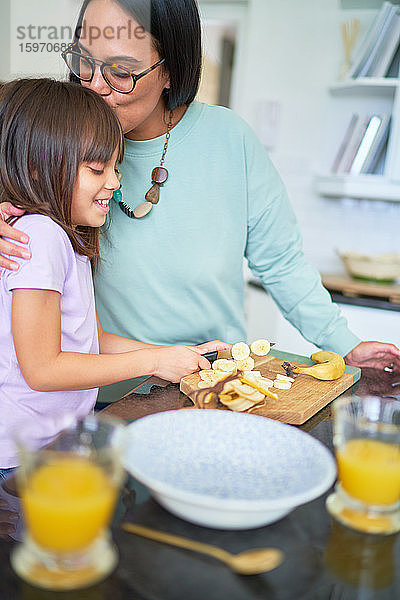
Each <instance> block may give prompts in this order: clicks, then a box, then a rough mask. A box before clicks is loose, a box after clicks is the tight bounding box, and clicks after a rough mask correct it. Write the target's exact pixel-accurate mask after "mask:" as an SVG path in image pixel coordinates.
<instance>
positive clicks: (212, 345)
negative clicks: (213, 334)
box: [192, 340, 232, 354]
mask: <svg viewBox="0 0 400 600" xmlns="http://www.w3.org/2000/svg"><path fill="white" fill-rule="evenodd" d="M192 347H193V350H196V352H200V354H205V353H206V352H214V350H229V349H230V348H232V344H228V343H227V342H221V341H220V340H213V341H212V342H205V343H204V344H199V345H198V346H192Z"/></svg>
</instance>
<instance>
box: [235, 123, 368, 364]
mask: <svg viewBox="0 0 400 600" xmlns="http://www.w3.org/2000/svg"><path fill="white" fill-rule="evenodd" d="M244 145H245V147H244V152H245V157H246V171H247V182H248V183H247V190H248V198H247V204H248V223H247V227H248V229H247V246H246V258H247V260H248V264H249V267H250V269H251V271H252V272H253V273H254V275H255V276H257V277H258V278H259V279H260V280H261V282H262V284H263V286H264V287H265V289H266V290H267V291H268V292H269V293H270V294H271V296H272V298H273V299H274V301H275V302H276V304H277V305H278V307H279V309H280V311H281V312H282V314H283V316H284V317H285V318H286V319H287V320H288V321H290V323H292V325H294V326H295V327H296V328H297V329H298V330H299V331H300V332H301V333H302V335H303V336H304V337H305V338H306V339H307V340H308V341H310V342H312V343H314V344H315V345H316V346H318V347H320V348H323V349H325V350H333V351H335V352H338V353H339V354H341V355H343V356H344V355H346V354H347V353H348V352H350V350H352V348H354V347H355V346H356V345H357V344H358V343H359V342H360V339H359V338H358V337H357V336H356V335H355V334H353V333H352V332H351V331H350V329H349V328H348V325H347V320H346V319H345V318H344V317H343V316H342V315H341V313H340V310H339V307H338V306H337V305H336V304H334V303H333V302H332V300H331V297H330V295H329V293H328V292H327V290H326V289H325V288H324V287H323V285H322V283H321V278H320V275H319V273H318V271H317V270H316V269H315V268H314V267H313V266H312V265H311V264H309V263H308V262H307V260H306V259H305V256H304V254H303V251H302V238H301V234H300V230H299V227H298V225H297V222H296V218H295V215H294V212H293V209H292V207H291V205H290V203H289V200H288V197H287V193H286V190H285V187H284V185H283V183H282V181H281V179H280V177H279V175H278V173H277V171H276V169H275V168H274V166H273V164H272V162H271V161H270V159H269V157H268V156H267V153H266V152H265V150H264V148H263V147H262V145H261V144H260V143H259V141H258V139H257V138H256V136H255V135H254V134H253V132H252V131H248V132H247V133H246V135H245V138H244Z"/></svg>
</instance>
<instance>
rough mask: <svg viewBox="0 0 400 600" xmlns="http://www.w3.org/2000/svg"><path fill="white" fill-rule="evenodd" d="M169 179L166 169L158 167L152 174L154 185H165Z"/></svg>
mask: <svg viewBox="0 0 400 600" xmlns="http://www.w3.org/2000/svg"><path fill="white" fill-rule="evenodd" d="M167 179H168V171H167V169H166V168H165V167H156V168H155V169H153V171H152V173H151V180H152V182H153V183H160V184H162V183H165V182H166V181H167Z"/></svg>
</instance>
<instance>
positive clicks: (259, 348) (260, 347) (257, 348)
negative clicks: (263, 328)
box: [250, 339, 271, 356]
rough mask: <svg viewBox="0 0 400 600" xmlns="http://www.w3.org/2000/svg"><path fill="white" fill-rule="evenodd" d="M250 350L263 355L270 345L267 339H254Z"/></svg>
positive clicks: (257, 354)
mask: <svg viewBox="0 0 400 600" xmlns="http://www.w3.org/2000/svg"><path fill="white" fill-rule="evenodd" d="M250 348H251V351H252V353H253V354H255V355H256V356H265V355H266V354H268V352H269V351H270V350H271V345H270V343H269V341H268V340H262V339H261V340H256V341H255V342H253V343H252V344H251V346H250Z"/></svg>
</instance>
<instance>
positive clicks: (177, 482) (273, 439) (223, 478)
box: [123, 410, 336, 529]
mask: <svg viewBox="0 0 400 600" xmlns="http://www.w3.org/2000/svg"><path fill="white" fill-rule="evenodd" d="M125 432H126V444H125V451H124V456H123V462H124V465H125V468H126V469H127V471H129V472H130V473H131V474H132V475H133V476H134V477H136V479H138V480H139V481H140V482H142V483H143V484H144V485H146V486H147V487H148V488H149V489H150V491H151V493H152V495H153V496H154V498H156V500H158V502H159V503H160V504H161V505H163V506H164V507H165V508H167V509H168V510H170V511H171V512H172V513H174V514H176V515H178V516H179V517H182V518H183V519H186V520H188V521H191V522H192V523H197V524H199V525H206V526H208V527H216V528H221V529H247V528H250V527H259V526H261V525H266V524H267V523H271V522H273V521H276V520H277V519H280V518H281V517H283V516H284V515H286V514H287V513H289V512H290V511H291V510H292V509H293V508H295V507H296V506H298V505H299V504H303V503H305V502H308V501H309V500H312V499H313V498H316V497H317V496H319V495H320V494H322V493H323V492H325V491H326V490H327V489H328V488H329V487H330V486H331V485H332V483H333V482H334V479H335V475H336V467H335V461H334V458H333V456H332V454H331V452H330V451H329V450H328V449H327V448H326V447H325V446H324V445H323V444H321V443H320V442H319V441H318V440H316V439H314V438H313V437H311V436H310V435H309V434H307V433H304V432H303V431H301V430H299V429H296V428H295V427H293V426H291V425H284V424H283V423H279V422H278V421H272V420H271V419H267V418H265V417H258V416H255V415H249V414H241V413H235V412H230V411H223V410H172V411H167V412H162V413H157V414H154V415H150V416H148V417H144V418H142V419H138V420H137V421H135V422H134V423H132V424H130V425H128V426H127V427H126V429H125Z"/></svg>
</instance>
